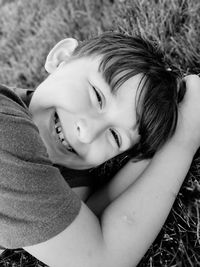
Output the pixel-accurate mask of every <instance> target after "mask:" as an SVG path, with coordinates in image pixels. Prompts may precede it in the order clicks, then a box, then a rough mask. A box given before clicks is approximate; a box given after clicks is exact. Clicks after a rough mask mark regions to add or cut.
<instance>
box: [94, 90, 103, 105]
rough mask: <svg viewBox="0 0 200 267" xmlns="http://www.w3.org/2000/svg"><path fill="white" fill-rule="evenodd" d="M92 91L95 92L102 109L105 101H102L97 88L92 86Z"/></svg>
mask: <svg viewBox="0 0 200 267" xmlns="http://www.w3.org/2000/svg"><path fill="white" fill-rule="evenodd" d="M92 89H93V90H94V92H95V94H96V98H97V101H98V103H99V106H100V108H102V106H103V100H102V96H101V94H100V93H99V92H98V91H97V90H96V88H95V87H94V86H93V85H92Z"/></svg>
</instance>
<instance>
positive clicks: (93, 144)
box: [29, 33, 180, 195]
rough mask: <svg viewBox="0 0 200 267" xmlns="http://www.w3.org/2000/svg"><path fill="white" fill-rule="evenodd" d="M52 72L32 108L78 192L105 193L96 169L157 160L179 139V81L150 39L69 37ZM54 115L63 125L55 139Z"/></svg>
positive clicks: (55, 55) (54, 54)
mask: <svg viewBox="0 0 200 267" xmlns="http://www.w3.org/2000/svg"><path fill="white" fill-rule="evenodd" d="M119 51H120V52H119ZM58 66H59V68H58ZM45 67H46V70H47V71H48V72H49V73H53V75H50V76H49V77H48V78H47V79H46V80H45V81H44V82H43V83H42V84H41V85H40V86H39V87H38V88H37V89H36V91H35V93H34V94H33V97H32V99H31V102H30V111H31V113H32V115H33V120H34V122H35V124H36V125H37V126H38V129H39V130H40V135H41V137H42V139H43V142H44V143H45V145H46V147H47V151H48V155H49V156H50V159H51V161H52V162H53V163H54V164H57V166H58V165H59V166H61V165H62V166H65V167H68V169H66V168H64V167H62V168H61V167H60V170H61V172H62V174H63V175H64V176H65V177H66V179H67V181H68V183H69V184H70V186H71V187H77V186H79V187H80V186H82V188H81V189H82V192H83V191H84V190H85V189H86V188H83V186H85V187H86V186H87V187H88V186H89V187H90V188H91V187H92V188H94V187H95V188H99V186H100V185H102V184H104V183H105V182H106V181H107V180H108V178H109V177H108V178H107V179H106V177H105V176H104V177H100V176H99V175H98V174H99V173H102V171H101V170H100V168H98V169H97V168H95V169H94V167H96V166H99V165H100V164H102V163H103V162H105V161H107V160H108V159H110V158H113V157H116V156H118V155H120V156H118V157H116V159H118V158H119V157H120V158H121V159H123V161H122V162H123V164H124V163H126V161H127V160H128V159H130V158H134V159H135V160H136V159H137V160H139V159H140V160H141V159H146V158H151V157H152V156H153V154H154V153H155V151H156V150H158V148H159V147H161V146H162V144H163V143H164V142H165V141H166V140H167V139H168V137H170V136H171V135H172V134H173V132H174V130H175V126H176V121H177V102H178V101H177V98H178V94H177V87H178V86H179V79H180V77H179V76H178V74H177V73H175V72H172V71H168V70H167V69H166V68H167V66H166V62H165V60H164V57H163V54H162V53H161V52H160V51H159V49H158V47H155V46H154V45H153V44H151V43H150V42H147V41H145V40H143V39H142V38H139V37H138V38H137V37H136V38H133V37H128V36H124V35H121V34H116V33H115V34H113V33H112V34H111V33H104V34H103V35H101V37H97V38H93V39H92V40H89V41H87V42H83V43H81V44H79V45H78V42H77V41H76V40H75V39H72V38H68V39H65V40H62V41H61V42H59V43H58V44H57V45H56V46H55V47H54V48H53V49H52V51H51V52H50V54H49V56H48V57H47V61H46V64H45ZM62 70H63V72H62ZM57 76H59V77H57ZM54 80H55V83H54ZM57 81H58V82H59V84H58V82H57ZM47 96H48V98H47ZM29 97H30V95H29ZM136 97H137V98H136ZM29 101H30V99H29ZM72 105H73V106H72ZM61 112H64V115H61V114H59V113H61ZM52 114H53V116H59V123H57V124H56V125H58V127H57V128H56V130H55V131H54V132H53V133H52V134H51V133H49V124H50V121H51V120H52ZM61 116H63V117H64V118H61ZM60 120H61V124H60ZM63 120H65V125H64V122H63ZM100 121H102V122H103V123H100ZM54 125H55V123H54ZM61 125H62V132H63V133H58V132H59V131H61ZM59 126H60V127H59ZM50 131H52V129H51V130H50ZM56 131H57V133H56ZM52 135H53V136H54V135H55V136H56V137H57V135H58V138H59V139H60V140H61V141H62V140H63V142H62V144H61V142H60V141H59V142H58V144H57V143H55V138H54V137H53V138H52ZM64 135H65V139H66V138H67V139H68V140H64ZM69 143H70V146H69ZM63 148H64V149H63ZM70 149H71V151H69V150H70ZM75 150H76V152H75ZM124 152H125V153H124ZM83 154H84V155H83ZM125 155H126V160H124V158H125ZM112 161H113V160H112ZM115 167H116V164H115ZM120 167H121V166H120ZM69 168H71V170H69ZM102 168H103V167H102ZM102 168H101V169H102ZM74 169H89V170H85V171H84V172H83V171H74ZM108 169H109V172H111V164H109V167H108ZM77 176H78V177H77ZM75 177H76V179H75ZM95 177H96V179H95ZM76 190H77V189H76ZM86 190H87V189H86ZM84 195H85V194H84Z"/></svg>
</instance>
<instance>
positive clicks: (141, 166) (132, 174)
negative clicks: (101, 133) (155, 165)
mask: <svg viewBox="0 0 200 267" xmlns="http://www.w3.org/2000/svg"><path fill="white" fill-rule="evenodd" d="M149 162H150V160H142V161H138V162H131V161H130V162H128V163H127V164H126V166H125V167H124V168H122V169H121V170H120V171H119V172H118V173H117V174H116V175H115V177H114V178H113V179H112V180H111V182H109V184H108V185H106V186H105V187H104V188H103V189H101V190H99V191H97V192H95V193H94V194H93V195H91V196H90V197H89V199H88V200H87V201H86V204H87V206H88V207H89V208H90V209H91V210H92V211H93V212H94V213H95V214H96V215H97V216H98V217H99V216H100V214H101V213H102V211H103V210H104V209H105V208H106V207H107V206H108V205H109V204H110V203H111V202H112V201H113V200H114V199H116V198H117V197H119V196H120V195H121V194H122V193H123V192H124V191H125V190H126V189H127V188H128V187H129V186H130V185H132V184H133V183H134V182H135V181H136V179H137V178H138V177H139V176H140V175H141V174H142V172H143V171H144V170H145V169H146V168H147V166H148V165H149Z"/></svg>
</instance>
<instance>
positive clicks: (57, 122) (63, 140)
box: [54, 112, 78, 155]
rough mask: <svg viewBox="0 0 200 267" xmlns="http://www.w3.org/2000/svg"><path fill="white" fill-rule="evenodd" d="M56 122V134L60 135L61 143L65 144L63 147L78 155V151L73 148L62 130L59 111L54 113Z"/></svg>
mask: <svg viewBox="0 0 200 267" xmlns="http://www.w3.org/2000/svg"><path fill="white" fill-rule="evenodd" d="M54 123H55V124H54V127H55V130H56V134H57V136H58V139H59V141H60V143H61V144H62V145H63V147H64V148H65V149H66V150H67V151H69V152H71V153H74V154H76V155H78V153H77V152H76V151H75V150H74V149H73V147H72V146H71V145H70V144H69V142H68V141H67V140H66V138H65V136H64V133H63V131H62V126H61V122H60V119H59V117H58V114H57V112H55V113H54Z"/></svg>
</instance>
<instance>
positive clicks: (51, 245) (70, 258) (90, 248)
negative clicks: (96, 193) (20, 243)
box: [25, 76, 200, 267]
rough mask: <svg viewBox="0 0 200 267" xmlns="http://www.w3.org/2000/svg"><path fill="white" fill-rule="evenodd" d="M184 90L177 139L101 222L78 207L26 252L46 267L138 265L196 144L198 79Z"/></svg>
mask: <svg viewBox="0 0 200 267" xmlns="http://www.w3.org/2000/svg"><path fill="white" fill-rule="evenodd" d="M186 85H187V88H188V89H187V91H188V92H187V93H186V96H185V98H184V100H183V104H182V106H181V108H180V114H179V122H178V127H177V131H176V133H175V135H174V136H173V137H172V138H171V140H170V141H169V142H168V143H167V144H165V145H164V146H163V148H162V149H161V150H160V151H159V152H158V153H157V154H156V155H155V156H154V158H153V159H152V162H151V164H150V165H149V166H148V168H147V169H146V170H145V171H144V172H143V173H142V175H141V176H140V178H139V179H137V180H136V181H135V183H133V185H131V186H130V187H129V188H128V189H127V190H126V191H125V192H124V193H123V194H121V195H120V197H118V198H117V199H116V200H115V201H113V202H112V203H111V204H110V205H109V206H108V207H107V208H106V209H105V211H104V212H103V214H102V217H101V219H100V220H98V219H97V218H96V217H95V215H94V214H93V213H92V212H91V211H90V210H89V208H88V207H86V205H85V204H82V208H81V210H80V213H79V215H78V216H77V217H76V219H75V220H74V222H73V223H72V224H71V225H70V226H69V227H68V228H66V229H65V230H64V231H63V232H62V233H60V234H58V235H57V236H55V237H54V238H52V239H50V240H48V241H46V242H43V243H41V244H38V245H35V246H31V247H26V248H25V249H26V250H27V251H29V252H30V253H31V254H33V255H34V256H36V257H37V258H38V259H40V260H42V261H44V262H45V263H46V264H48V265H49V266H58V267H61V266H62V267H64V266H70V267H79V266H87V267H100V266H105V267H133V266H136V265H137V263H138V262H139V260H140V259H141V258H142V256H143V255H144V253H145V251H146V250H147V249H148V247H149V245H150V244H151V243H152V242H153V240H154V239H155V237H156V236H157V234H158V232H159V230H160V229H161V227H162V225H163V223H164V222H165V219H166V217H167V215H168V213H169V211H170V209H171V207H172V204H173V202H174V200H175V198H176V195H177V193H178V191H179V189H180V187H181V185H182V183H183V181H184V178H185V176H186V174H187V172H188V169H189V167H190V164H191V162H192V158H193V156H194V154H195V152H196V150H197V148H198V146H199V143H200V117H199V114H200V105H199V102H200V79H199V78H198V77H197V76H189V77H187V78H186Z"/></svg>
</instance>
